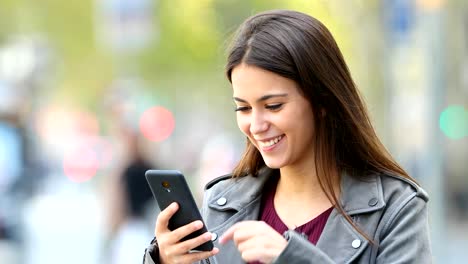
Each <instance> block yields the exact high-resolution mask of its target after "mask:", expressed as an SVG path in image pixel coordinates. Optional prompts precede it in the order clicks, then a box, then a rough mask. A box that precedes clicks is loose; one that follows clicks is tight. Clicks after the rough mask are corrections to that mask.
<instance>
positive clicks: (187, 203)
mask: <svg viewBox="0 0 468 264" xmlns="http://www.w3.org/2000/svg"><path fill="white" fill-rule="evenodd" d="M145 177H146V180H147V181H148V184H149V186H150V188H151V191H152V192H153V196H154V198H155V199H156V202H157V203H158V205H159V208H160V209H161V211H162V210H164V209H165V208H167V207H168V206H169V205H170V204H171V203H173V202H177V203H178V204H179V209H178V210H177V212H176V213H175V214H174V215H173V216H172V217H171V219H170V220H169V226H168V227H169V229H170V230H174V229H177V228H179V227H181V226H184V225H186V224H189V223H191V222H193V221H195V220H201V221H202V222H203V228H201V229H199V230H197V231H195V232H193V233H191V234H190V235H188V236H186V237H184V238H183V239H182V240H181V241H185V240H187V239H191V238H195V237H197V236H199V235H201V234H204V233H205V232H207V229H206V226H205V223H204V221H203V219H202V217H201V214H200V211H199V210H198V207H197V204H196V203H195V200H194V199H193V195H192V193H191V192H190V188H189V186H188V185H187V181H186V180H185V177H184V175H183V174H182V173H181V172H180V171H177V170H148V171H146V173H145ZM212 249H213V242H212V241H207V242H205V243H203V244H202V245H200V246H198V247H196V248H194V249H193V250H196V251H211V250H212Z"/></svg>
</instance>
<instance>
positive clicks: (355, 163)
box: [226, 10, 414, 242]
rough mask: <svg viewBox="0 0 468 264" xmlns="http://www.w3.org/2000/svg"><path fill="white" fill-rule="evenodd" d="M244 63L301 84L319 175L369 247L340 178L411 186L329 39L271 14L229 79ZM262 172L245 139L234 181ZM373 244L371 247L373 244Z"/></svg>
mask: <svg viewBox="0 0 468 264" xmlns="http://www.w3.org/2000/svg"><path fill="white" fill-rule="evenodd" d="M241 63H245V64H248V65H253V66H256V67H260V68H262V69H265V70H268V71H270V72H273V73H276V74H279V75H281V76H283V77H286V78H288V79H291V80H293V81H295V82H297V83H298V84H299V87H300V89H301V92H302V93H303V95H304V96H305V97H306V98H307V100H308V101H309V102H310V104H311V105H312V111H313V114H314V133H315V145H314V152H315V164H316V174H317V177H318V181H319V183H320V186H321V188H322V190H323V191H324V192H325V194H326V195H327V197H328V199H329V200H330V202H332V203H333V204H334V206H335V208H336V209H337V210H338V211H339V212H340V213H341V214H342V215H343V216H344V217H345V218H346V219H347V221H348V222H349V223H350V224H351V225H353V227H354V228H356V230H358V231H359V232H360V233H361V234H362V235H364V236H365V237H366V238H367V239H368V240H369V241H371V239H369V237H368V236H367V235H366V234H364V233H363V232H362V231H361V230H360V229H359V228H358V227H357V226H356V225H355V224H354V223H353V221H352V220H351V218H350V217H349V216H348V215H347V214H346V213H345V211H344V209H343V207H342V205H341V204H340V203H339V197H338V194H337V193H336V192H335V189H334V185H336V183H338V182H339V181H340V174H341V173H342V172H346V173H347V174H348V175H350V176H352V177H359V176H360V175H366V174H369V173H376V172H377V173H379V172H382V173H392V174H397V175H400V176H402V177H404V178H408V179H411V180H412V181H414V180H413V179H412V178H411V177H410V176H409V175H408V174H407V173H406V172H405V170H404V169H403V168H402V167H401V166H400V165H398V163H397V162H396V161H395V160H394V159H393V158H392V157H391V155H390V154H389V152H388V151H387V150H386V148H385V147H384V145H383V144H382V143H381V141H380V140H379V138H378V137H377V135H376V133H375V130H374V128H373V126H372V124H371V121H370V119H369V116H368V114H367V109H366V107H365V105H364V103H363V100H362V99H361V96H360V94H359V92H358V90H357V88H356V85H355V84H354V82H353V79H352V77H351V74H350V72H349V69H348V66H347V65H346V62H345V60H344V58H343V55H342V54H341V51H340V49H339V48H338V45H337V44H336V42H335V40H334V38H333V36H332V34H331V33H330V32H329V31H328V29H327V28H326V27H325V26H324V25H323V24H322V23H321V22H320V21H318V20H317V19H315V18H313V17H311V16H309V15H307V14H303V13H300V12H296V11H289V10H273V11H267V12H263V13H259V14H257V15H254V16H252V17H250V18H248V19H247V20H246V21H245V22H244V23H243V24H242V25H241V26H240V28H239V29H238V31H237V34H236V35H235V38H234V40H233V42H232V44H231V47H230V49H229V54H228V60H227V65H226V75H227V78H228V79H229V81H230V82H231V73H232V70H233V69H234V68H235V67H236V66H238V65H240V64H241ZM264 166H265V162H264V161H263V158H262V156H261V155H260V153H259V151H258V150H257V149H256V148H255V146H254V145H253V144H252V143H250V141H249V140H248V139H247V146H246V149H245V152H244V154H243V157H242V158H241V160H240V162H239V164H238V165H237V166H236V168H235V169H234V171H233V176H234V177H242V176H245V175H248V174H250V175H253V176H256V175H257V174H258V172H259V170H260V169H261V168H262V167H264ZM371 242H372V241H371Z"/></svg>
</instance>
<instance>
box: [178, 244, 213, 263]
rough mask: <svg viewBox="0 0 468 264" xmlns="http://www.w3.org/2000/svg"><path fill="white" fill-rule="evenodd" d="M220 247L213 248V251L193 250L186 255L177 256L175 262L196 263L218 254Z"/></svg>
mask: <svg viewBox="0 0 468 264" xmlns="http://www.w3.org/2000/svg"><path fill="white" fill-rule="evenodd" d="M218 252H219V249H218V248H213V250H211V251H203V252H192V253H187V254H185V255H181V256H179V257H178V258H177V260H176V261H175V263H194V262H197V261H200V260H203V259H207V258H209V257H212V256H214V255H216V254H218Z"/></svg>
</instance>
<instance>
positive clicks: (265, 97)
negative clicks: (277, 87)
mask: <svg viewBox="0 0 468 264" xmlns="http://www.w3.org/2000/svg"><path fill="white" fill-rule="evenodd" d="M286 96H288V94H287V93H282V94H267V95H264V96H262V97H260V98H258V99H257V102H262V101H266V100H268V99H271V98H275V97H286ZM233 99H234V101H237V102H242V103H247V101H246V100H244V99H241V98H239V97H233Z"/></svg>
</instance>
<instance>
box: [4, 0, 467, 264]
mask: <svg viewBox="0 0 468 264" xmlns="http://www.w3.org/2000/svg"><path fill="white" fill-rule="evenodd" d="M267 9H295V10H298V11H302V12H305V13H308V14H310V15H312V16H314V17H316V18H318V19H319V20H321V21H322V22H323V23H324V24H325V25H326V26H327V27H328V28H329V29H330V31H331V32H332V34H333V35H334V36H335V38H336V40H337V42H338V45H339V46H340V48H341V50H342V52H343V53H344V56H345V59H346V60H347V62H348V65H349V67H350V69H351V72H352V74H353V77H354V80H355V82H356V83H357V85H358V87H359V88H360V90H361V91H362V94H363V96H364V98H365V100H366V102H367V104H368V107H369V110H370V113H371V116H372V119H373V121H374V124H375V127H376V129H377V132H378V134H379V136H380V137H381V138H382V140H383V141H384V143H385V145H386V146H387V147H388V149H389V150H390V152H391V153H392V154H393V155H394V156H395V157H396V158H397V160H398V161H399V162H401V164H402V165H403V166H404V167H405V168H406V169H407V170H408V171H409V173H410V174H411V175H412V176H413V177H414V178H416V179H417V180H418V181H419V182H420V183H421V185H422V186H423V187H424V188H425V189H426V190H427V191H428V193H429V195H430V203H429V205H430V224H431V236H432V247H433V253H434V259H435V262H436V263H462V262H466V259H468V252H467V250H466V249H467V248H468V2H467V1H466V0H253V1H241V0H82V1H61V0H37V1H27V0H0V263H2V264H58V263H68V264H74V263H86V264H95V263H96V264H97V263H109V264H121V263H122V264H124V263H128V264H130V263H140V262H141V258H142V255H143V251H144V248H145V247H146V245H147V244H148V243H149V241H150V240H151V239H152V237H153V227H154V221H155V215H156V207H155V203H154V201H153V198H152V196H151V193H150V192H149V189H148V188H147V186H146V181H145V180H144V171H145V170H146V169H149V168H158V169H178V170H180V171H182V172H183V173H184V174H185V175H186V177H187V178H188V180H189V183H190V185H191V188H192V190H193V191H194V193H195V194H196V196H197V199H198V202H200V199H201V196H202V190H203V186H204V184H205V183H206V182H207V181H209V180H210V179H212V178H214V177H216V176H219V175H222V174H225V173H228V172H230V170H231V169H232V168H233V166H234V164H235V163H236V161H238V159H239V156H240V154H241V152H242V150H243V147H244V138H243V137H242V135H241V133H240V132H238V128H237V125H236V123H235V114H234V111H233V110H234V104H233V102H232V99H231V97H232V92H231V88H230V85H229V83H228V81H227V80H226V79H225V77H224V70H223V69H224V62H225V58H226V47H227V44H228V43H229V39H230V37H231V35H232V33H233V31H234V30H235V29H236V28H237V26H238V25H239V24H240V23H241V22H242V21H243V20H244V19H245V18H247V17H248V16H250V15H252V14H254V13H257V12H259V11H262V10H267Z"/></svg>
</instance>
